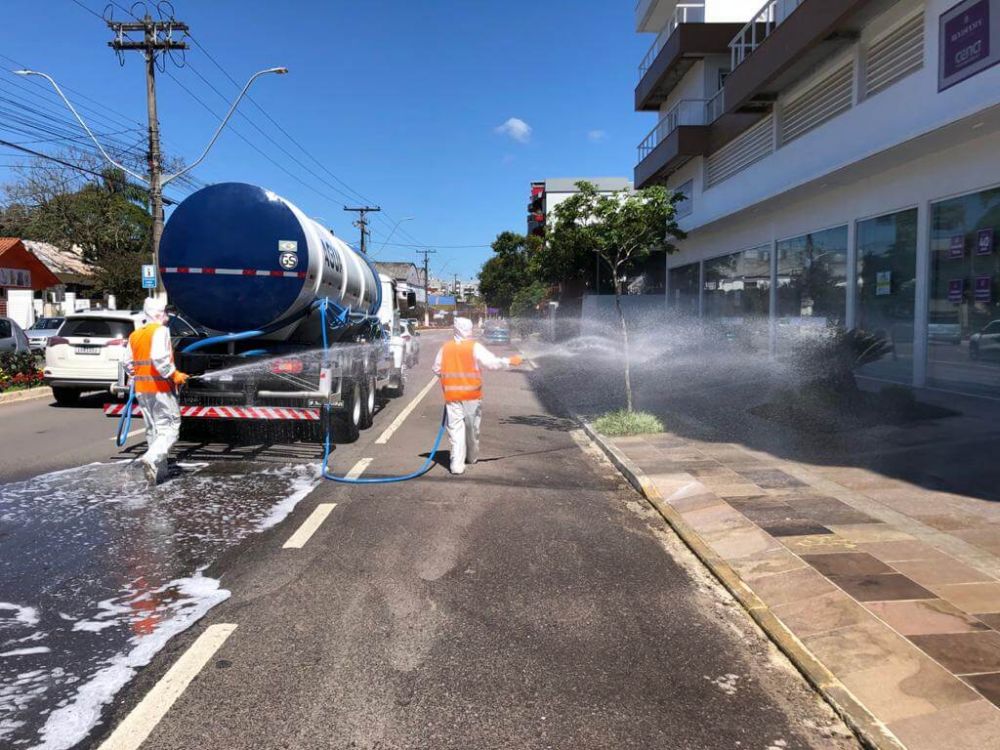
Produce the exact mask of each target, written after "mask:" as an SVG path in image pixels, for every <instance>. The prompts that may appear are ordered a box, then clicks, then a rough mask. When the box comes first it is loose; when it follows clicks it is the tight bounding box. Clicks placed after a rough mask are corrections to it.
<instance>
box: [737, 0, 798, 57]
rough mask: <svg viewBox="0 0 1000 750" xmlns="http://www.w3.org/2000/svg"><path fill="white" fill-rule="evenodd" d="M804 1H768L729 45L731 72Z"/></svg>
mask: <svg viewBox="0 0 1000 750" xmlns="http://www.w3.org/2000/svg"><path fill="white" fill-rule="evenodd" d="M805 1H806V0H768V2H766V3H764V7H763V8H761V9H760V10H759V11H758V12H757V14H756V15H754V17H753V18H751V19H750V21H749V23H747V25H746V26H744V27H743V28H742V29H740V33H739V34H737V35H736V36H735V37H733V40H732V41H731V42H730V43H729V51H730V56H731V63H732V67H731V69H732V70H736V66H737V65H739V64H740V63H741V62H743V61H744V60H746V59H747V57H748V56H749V55H750V53H751V52H753V51H754V50H755V49H757V47H759V46H760V43H761V42H763V41H764V40H765V39H767V38H768V37H769V36H770V35H771V34H772V33H773V32H774V30H775V29H776V28H778V26H780V25H781V24H782V22H783V21H784V20H785V19H786V18H788V16H790V15H791V14H792V12H793V11H794V10H795V9H796V8H798V7H799V6H800V5H802V3H804V2H805Z"/></svg>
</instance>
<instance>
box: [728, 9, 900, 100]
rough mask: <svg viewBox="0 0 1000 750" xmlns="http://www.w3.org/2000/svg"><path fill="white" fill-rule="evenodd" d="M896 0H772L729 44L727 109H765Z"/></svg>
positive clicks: (852, 38)
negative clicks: (730, 65) (729, 63)
mask: <svg viewBox="0 0 1000 750" xmlns="http://www.w3.org/2000/svg"><path fill="white" fill-rule="evenodd" d="M894 2H896V0H770V1H769V2H768V3H766V4H765V5H764V7H763V8H761V10H760V12H759V13H757V15H756V16H754V18H753V20H751V21H750V23H748V24H746V25H745V26H744V27H743V28H742V29H741V30H740V32H739V33H738V34H737V35H736V36H735V37H734V38H733V40H732V42H731V43H730V54H731V55H732V64H733V69H732V72H731V73H730V74H729V77H728V78H727V79H726V101H725V105H726V106H725V111H726V113H727V114H735V113H762V112H767V111H769V110H770V108H771V105H772V104H773V102H774V101H775V100H776V99H777V97H778V94H779V93H781V92H782V91H783V90H785V89H787V88H788V87H789V86H791V85H793V84H794V83H795V82H796V81H797V80H799V79H800V78H801V77H803V76H805V75H807V74H808V73H809V72H810V71H811V70H813V69H814V68H815V66H816V65H817V64H819V63H820V62H822V60H824V59H827V58H829V57H830V56H831V55H833V54H836V52H837V51H838V49H839V48H840V47H842V46H844V45H847V44H850V43H851V42H853V41H854V40H855V39H857V38H858V34H859V33H860V30H861V27H862V26H863V25H864V24H865V23H866V22H867V21H868V20H869V19H871V18H872V17H873V16H875V15H877V14H879V13H881V12H883V11H884V10H885V9H886V8H888V7H889V6H890V5H892V4H893V3H894Z"/></svg>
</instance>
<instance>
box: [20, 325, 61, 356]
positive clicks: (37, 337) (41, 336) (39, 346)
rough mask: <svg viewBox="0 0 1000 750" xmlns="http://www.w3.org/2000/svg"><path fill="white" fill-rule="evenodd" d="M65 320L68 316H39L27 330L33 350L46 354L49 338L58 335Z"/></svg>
mask: <svg viewBox="0 0 1000 750" xmlns="http://www.w3.org/2000/svg"><path fill="white" fill-rule="evenodd" d="M65 320H66V318H39V319H38V320H36V321H35V323H34V325H32V326H31V328H29V329H27V330H26V331H25V333H26V334H27V335H28V344H29V345H30V346H31V351H33V352H35V353H36V354H44V353H45V347H46V346H47V345H48V343H49V339H50V338H52V337H53V336H55V335H56V332H57V331H58V330H59V327H60V326H61V325H62V324H63V322H64V321H65Z"/></svg>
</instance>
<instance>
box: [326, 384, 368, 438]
mask: <svg viewBox="0 0 1000 750" xmlns="http://www.w3.org/2000/svg"><path fill="white" fill-rule="evenodd" d="M343 389H344V408H343V409H341V410H340V411H338V412H336V414H335V415H334V417H333V437H334V440H336V441H337V442H338V443H354V442H357V439H358V438H359V437H361V417H362V412H363V411H364V400H363V398H362V395H363V394H362V393H361V391H362V387H361V383H360V382H359V381H358V380H354V379H352V380H345V381H344V384H343Z"/></svg>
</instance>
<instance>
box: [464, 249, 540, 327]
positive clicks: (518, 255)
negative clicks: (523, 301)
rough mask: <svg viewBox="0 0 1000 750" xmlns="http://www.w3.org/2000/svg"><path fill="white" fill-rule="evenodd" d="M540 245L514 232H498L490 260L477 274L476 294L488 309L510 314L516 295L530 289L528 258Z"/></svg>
mask: <svg viewBox="0 0 1000 750" xmlns="http://www.w3.org/2000/svg"><path fill="white" fill-rule="evenodd" d="M540 244H541V241H540V240H539V239H538V238H537V237H526V236H524V235H523V234H517V233H516V232H501V233H500V234H498V235H497V238H496V239H495V240H494V241H493V245H492V247H493V252H494V255H493V257H492V258H490V259H489V260H487V261H486V262H485V263H484V264H483V268H482V270H481V271H480V272H479V293H480V294H481V295H482V297H483V299H484V300H486V304H488V305H489V306H490V307H497V308H500V309H501V310H502V311H504V312H512V310H511V305H512V304H513V302H514V298H515V297H516V296H517V294H518V292H520V291H521V290H522V289H525V288H527V287H528V286H530V285H531V282H532V278H531V273H530V270H529V262H530V258H531V256H532V255H533V254H534V253H536V252H537V250H538V247H539V246H540Z"/></svg>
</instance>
